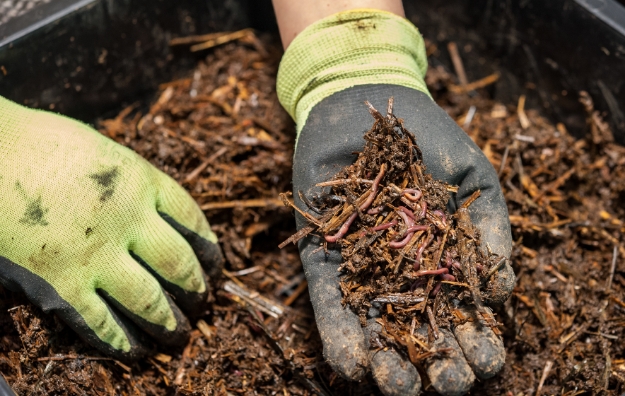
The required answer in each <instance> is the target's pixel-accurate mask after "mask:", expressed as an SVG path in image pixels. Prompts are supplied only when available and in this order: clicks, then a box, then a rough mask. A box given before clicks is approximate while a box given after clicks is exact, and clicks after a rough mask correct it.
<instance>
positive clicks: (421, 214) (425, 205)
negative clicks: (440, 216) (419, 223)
mask: <svg viewBox="0 0 625 396" xmlns="http://www.w3.org/2000/svg"><path fill="white" fill-rule="evenodd" d="M427 210H428V204H427V202H425V201H422V202H421V213H420V214H419V216H420V218H421V219H422V218H424V217H425V212H426V211H427Z"/></svg>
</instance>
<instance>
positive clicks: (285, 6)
mask: <svg viewBox="0 0 625 396" xmlns="http://www.w3.org/2000/svg"><path fill="white" fill-rule="evenodd" d="M273 8H274V10H275V13H276V18H277V20H278V27H279V29H280V38H281V39H282V46H283V47H284V49H286V48H288V46H289V45H290V44H291V41H293V39H294V38H295V36H297V35H298V34H299V33H300V32H301V31H302V30H304V29H305V28H306V27H308V26H309V25H311V24H313V23H314V22H317V21H318V20H320V19H323V18H325V17H328V16H330V15H332V14H336V13H337V12H342V11H349V10H354V9H359V8H361V9H363V8H370V9H376V10H381V11H388V12H392V13H394V14H397V15H399V16H402V17H403V16H405V14H404V6H403V4H402V2H401V0H340V1H336V0H335V1H330V0H323V1H319V0H273Z"/></svg>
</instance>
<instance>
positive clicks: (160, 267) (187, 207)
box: [0, 97, 223, 358]
mask: <svg viewBox="0 0 625 396" xmlns="http://www.w3.org/2000/svg"><path fill="white" fill-rule="evenodd" d="M0 197H1V199H2V205H0V281H1V282H2V283H3V284H4V285H5V286H6V287H8V288H10V289H12V290H21V291H23V292H24V293H26V295H27V296H28V297H29V299H30V300H31V301H32V302H33V303H35V304H36V305H38V306H40V307H41V308H42V309H43V310H44V311H46V312H54V313H56V314H57V315H58V316H60V317H61V318H62V319H63V320H64V321H65V322H66V323H67V324H68V325H69V326H70V327H72V328H73V329H74V330H75V331H76V332H77V333H78V334H79V335H81V336H82V337H83V338H84V339H85V340H87V341H88V342H89V343H91V344H92V345H94V346H96V347H97V348H99V349H100V350H102V351H103V352H105V353H108V354H111V355H113V356H116V357H119V358H136V357H139V356H141V355H142V354H144V353H146V351H147V350H148V348H149V345H150V344H151V342H150V341H151V340H153V341H158V342H160V343H163V344H167V345H177V344H181V343H184V342H185V340H186V338H187V334H188V330H189V329H190V326H189V322H188V320H187V319H186V318H185V316H184V315H183V313H182V311H181V309H182V310H184V311H185V312H187V313H193V312H194V311H198V310H201V309H202V308H203V304H202V303H204V302H205V301H206V298H207V294H208V284H207V282H206V276H205V274H204V272H203V271H202V268H201V266H200V264H201V265H202V266H203V267H204V268H205V269H206V270H207V273H208V274H209V275H214V274H215V273H216V272H218V271H219V270H220V267H221V265H222V262H223V259H222V255H221V251H220V249H219V246H218V245H217V238H216V237H215V234H213V233H212V232H211V230H210V228H209V225H208V223H207V222H206V218H205V217H204V214H203V213H202V211H201V210H200V209H199V208H198V207H197V205H196V204H195V202H194V201H193V199H192V198H191V197H190V196H189V195H188V194H187V193H186V192H185V191H184V190H183V189H182V188H181V187H180V186H179V185H178V184H177V183H176V182H175V181H174V180H173V179H171V178H170V177H169V176H167V175H165V174H164V173H162V172H160V171H159V170H157V169H156V168H154V167H153V166H152V165H151V164H150V163H148V162H147V161H146V160H144V159H143V158H141V157H140V156H139V155H137V154H136V153H134V152H133V151H131V150H130V149H128V148H125V147H123V146H120V145H119V144H117V143H115V142H113V141H112V140H110V139H108V138H106V137H104V136H102V135H100V134H99V133H98V132H96V131H95V130H93V129H92V128H90V127H89V126H87V125H85V124H82V123H80V122H78V121H74V120H71V119H69V118H66V117H62V116H59V115H56V114H52V113H48V112H44V111H37V110H31V109H27V108H25V107H22V106H19V105H17V104H15V103H12V102H10V101H8V100H6V99H4V98H2V97H0ZM147 336H149V337H147Z"/></svg>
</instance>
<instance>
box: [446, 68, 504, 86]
mask: <svg viewBox="0 0 625 396" xmlns="http://www.w3.org/2000/svg"><path fill="white" fill-rule="evenodd" d="M461 62H462V61H461ZM497 80H499V73H493V74H491V75H489V76H486V77H484V78H480V79H479V80H477V81H473V82H472V83H468V84H466V85H465V86H464V87H463V86H457V85H454V84H450V85H449V90H450V91H451V92H453V93H456V94H462V93H466V92H471V91H474V90H476V89H478V88H484V87H487V86H489V85H491V84H494V83H495V82H497Z"/></svg>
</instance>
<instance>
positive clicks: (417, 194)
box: [402, 188, 423, 202]
mask: <svg viewBox="0 0 625 396" xmlns="http://www.w3.org/2000/svg"><path fill="white" fill-rule="evenodd" d="M402 194H403V195H404V197H406V198H408V199H409V200H411V201H412V202H417V201H418V200H419V199H420V198H421V196H422V195H423V193H422V192H421V190H417V189H414V188H406V189H404V191H402Z"/></svg>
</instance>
